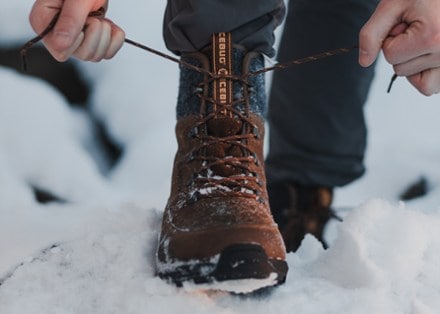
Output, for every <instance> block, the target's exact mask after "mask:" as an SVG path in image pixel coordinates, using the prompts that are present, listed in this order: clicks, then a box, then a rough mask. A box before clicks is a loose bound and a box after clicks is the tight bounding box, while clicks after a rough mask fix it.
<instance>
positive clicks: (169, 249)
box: [157, 33, 287, 293]
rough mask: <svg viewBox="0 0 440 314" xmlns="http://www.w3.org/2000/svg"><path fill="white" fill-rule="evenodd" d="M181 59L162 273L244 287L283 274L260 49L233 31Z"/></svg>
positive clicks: (183, 280) (213, 285) (211, 285)
mask: <svg viewBox="0 0 440 314" xmlns="http://www.w3.org/2000/svg"><path fill="white" fill-rule="evenodd" d="M182 58H183V60H184V61H186V62H189V63H191V64H193V65H196V66H198V67H201V68H203V69H206V70H208V71H210V72H212V73H213V74H212V75H208V74H206V73H205V74H203V73H199V72H197V71H195V70H193V69H188V68H186V67H182V68H181V80H180V91H179V99H178V105H177V113H178V121H177V126H176V135H177V140H178V151H177V154H176V157H175V162H174V169H173V177H172V186H171V195H170V197H169V200H168V203H167V206H166V208H165V212H164V216H163V223H162V230H161V234H160V239H159V246H158V252H157V267H158V274H159V276H160V277H161V278H163V279H166V280H169V281H172V282H174V283H176V284H177V285H178V286H182V285H186V284H187V283H191V284H193V283H195V284H197V287H204V286H206V287H207V288H208V289H219V290H225V291H232V292H237V293H247V292H251V291H253V290H258V289H260V288H264V287H268V286H272V285H276V284H280V283H283V282H284V281H285V277H286V273H287V263H286V262H285V247H284V244H283V240H282V237H281V234H280V233H279V231H278V228H277V225H276V224H275V223H274V221H273V218H272V215H271V212H270V209H269V203H268V197H267V191H266V178H265V173H264V164H263V138H264V121H263V119H262V117H261V116H262V110H264V108H265V101H266V99H265V91H264V75H261V74H260V75H256V76H251V77H249V78H245V77H244V76H243V74H245V73H248V72H249V71H256V70H258V69H261V68H262V67H263V64H264V61H263V58H262V56H261V55H260V54H256V53H252V52H251V53H245V51H244V50H243V49H240V48H236V47H234V48H232V44H231V39H230V34H227V33H220V34H216V35H214V36H213V43H212V47H209V48H208V49H206V50H204V51H203V52H197V53H192V54H187V55H184V56H183V57H182Z"/></svg>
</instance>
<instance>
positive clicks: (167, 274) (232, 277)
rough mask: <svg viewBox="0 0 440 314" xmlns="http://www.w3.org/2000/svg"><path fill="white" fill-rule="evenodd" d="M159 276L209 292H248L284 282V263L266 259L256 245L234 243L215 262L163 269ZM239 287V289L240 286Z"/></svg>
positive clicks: (191, 263)
mask: <svg viewBox="0 0 440 314" xmlns="http://www.w3.org/2000/svg"><path fill="white" fill-rule="evenodd" d="M166 268H167V269H168V270H167V271H163V272H159V274H158V275H159V277H160V278H162V279H164V280H166V281H169V282H172V283H174V284H176V285H177V286H178V287H182V286H184V284H185V285H186V284H187V283H189V284H191V283H193V284H196V285H197V286H199V287H202V286H203V287H205V288H206V289H209V290H224V291H230V292H236V293H248V292H253V291H255V290H259V289H262V288H267V287H270V286H276V285H280V284H282V283H284V282H285V280H286V275H287V271H288V266H287V263H286V261H283V260H276V259H270V258H268V256H267V254H266V252H265V251H264V249H263V248H262V247H261V246H259V245H256V244H235V245H231V246H229V247H227V248H225V249H224V250H223V251H222V252H221V254H220V256H219V258H218V259H216V261H211V262H197V261H191V262H188V263H182V264H180V265H176V267H166ZM240 285H241V286H242V287H240Z"/></svg>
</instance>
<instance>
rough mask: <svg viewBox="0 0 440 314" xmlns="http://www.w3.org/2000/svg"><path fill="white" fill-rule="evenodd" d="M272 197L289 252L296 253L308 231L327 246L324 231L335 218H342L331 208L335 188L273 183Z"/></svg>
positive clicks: (271, 202)
mask: <svg viewBox="0 0 440 314" xmlns="http://www.w3.org/2000/svg"><path fill="white" fill-rule="evenodd" d="M268 191H269V200H270V207H271V209H272V214H273V216H274V218H275V221H276V222H277V224H278V226H279V228H280V231H281V234H282V235H283V239H284V243H285V245H286V248H287V251H288V252H296V250H298V248H299V247H300V245H301V242H302V240H303V239H304V236H305V235H306V234H308V233H309V234H312V235H313V236H314V237H315V238H317V239H318V240H319V241H320V242H321V243H322V246H323V247H324V248H325V249H327V248H328V244H327V242H326V241H325V239H324V231H325V227H326V225H327V223H328V221H329V220H330V219H331V218H335V219H337V220H341V219H340V218H339V217H338V216H337V215H336V214H335V213H334V211H333V210H332V209H331V204H332V200H333V190H332V189H330V188H327V187H304V186H301V185H296V184H289V183H276V184H269V186H268Z"/></svg>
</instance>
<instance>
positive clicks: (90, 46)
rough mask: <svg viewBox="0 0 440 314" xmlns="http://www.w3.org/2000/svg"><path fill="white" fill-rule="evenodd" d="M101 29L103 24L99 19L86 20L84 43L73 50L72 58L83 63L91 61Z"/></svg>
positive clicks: (99, 39) (97, 44) (99, 38)
mask: <svg viewBox="0 0 440 314" xmlns="http://www.w3.org/2000/svg"><path fill="white" fill-rule="evenodd" d="M102 27H103V23H101V21H100V20H99V19H97V18H94V17H91V18H88V19H87V26H86V28H85V31H84V41H83V42H82V44H81V46H79V47H78V49H76V50H75V52H74V53H73V56H75V57H76V58H78V59H80V60H83V61H89V60H92V59H93V57H94V56H95V53H96V51H97V49H98V47H99V43H100V41H101V35H102Z"/></svg>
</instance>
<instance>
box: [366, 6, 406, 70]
mask: <svg viewBox="0 0 440 314" xmlns="http://www.w3.org/2000/svg"><path fill="white" fill-rule="evenodd" d="M403 12H404V8H402V6H399V5H396V3H395V1H394V2H393V1H389V0H382V1H381V2H380V3H379V5H378V6H377V8H376V11H375V12H374V13H373V15H372V16H371V18H370V19H369V20H368V22H367V23H366V24H365V25H364V27H363V28H362V29H361V31H360V33H359V64H360V65H361V66H363V67H368V66H370V65H371V64H373V62H374V61H375V60H376V58H377V56H378V54H379V52H380V50H381V48H382V45H383V42H384V41H385V39H386V38H387V37H388V36H389V35H390V34H391V32H392V30H393V29H394V27H395V26H396V25H398V24H401V19H400V17H401V16H402V13H403Z"/></svg>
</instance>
